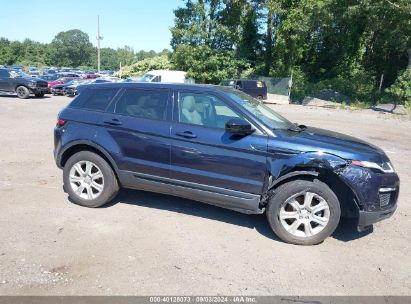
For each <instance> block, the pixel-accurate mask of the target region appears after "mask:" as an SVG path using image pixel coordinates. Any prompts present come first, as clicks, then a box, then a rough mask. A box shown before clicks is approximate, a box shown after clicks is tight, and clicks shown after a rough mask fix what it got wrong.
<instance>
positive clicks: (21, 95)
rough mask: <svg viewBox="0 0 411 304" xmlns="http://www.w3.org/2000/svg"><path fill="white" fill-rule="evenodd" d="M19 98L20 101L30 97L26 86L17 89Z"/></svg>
mask: <svg viewBox="0 0 411 304" xmlns="http://www.w3.org/2000/svg"><path fill="white" fill-rule="evenodd" d="M16 93H17V97H18V98H20V99H27V98H29V97H30V91H29V89H27V88H26V87H25V86H19V87H17V89H16Z"/></svg>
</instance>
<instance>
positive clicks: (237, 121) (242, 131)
mask: <svg viewBox="0 0 411 304" xmlns="http://www.w3.org/2000/svg"><path fill="white" fill-rule="evenodd" d="M225 130H226V132H229V133H233V134H238V135H249V134H251V133H253V132H254V129H253V128H252V126H251V124H250V123H248V122H247V121H246V120H244V119H241V118H231V119H230V120H229V121H227V123H226V124H225Z"/></svg>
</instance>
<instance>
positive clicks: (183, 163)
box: [170, 91, 268, 194]
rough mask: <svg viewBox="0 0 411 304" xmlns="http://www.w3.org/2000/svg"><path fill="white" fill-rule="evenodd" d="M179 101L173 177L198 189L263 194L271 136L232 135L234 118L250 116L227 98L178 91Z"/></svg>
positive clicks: (254, 134)
mask: <svg viewBox="0 0 411 304" xmlns="http://www.w3.org/2000/svg"><path fill="white" fill-rule="evenodd" d="M176 97H177V98H176V102H175V103H174V104H175V107H174V112H173V113H174V115H173V125H172V129H171V136H172V138H173V141H172V147H171V167H170V169H171V173H170V174H171V177H172V178H173V179H174V180H176V181H177V182H178V181H183V182H189V183H191V184H192V187H199V188H205V187H208V186H212V187H217V188H224V189H229V190H235V191H240V192H245V193H252V194H261V192H262V189H263V185H264V181H265V176H266V173H267V169H266V168H267V167H266V155H265V151H264V149H265V148H266V147H267V140H268V136H267V135H266V134H264V133H263V132H262V131H260V130H258V129H256V131H255V132H254V133H253V134H251V135H248V136H237V135H234V134H231V133H227V132H226V131H225V123H226V122H227V121H228V120H229V119H231V118H235V117H237V118H238V117H239V118H244V117H243V116H242V115H241V114H239V113H238V111H236V110H235V109H233V108H232V107H230V106H229V105H228V104H227V103H226V102H225V101H224V100H223V99H222V97H218V96H216V95H213V94H210V93H198V92H189V91H180V92H176ZM256 147H259V149H256Z"/></svg>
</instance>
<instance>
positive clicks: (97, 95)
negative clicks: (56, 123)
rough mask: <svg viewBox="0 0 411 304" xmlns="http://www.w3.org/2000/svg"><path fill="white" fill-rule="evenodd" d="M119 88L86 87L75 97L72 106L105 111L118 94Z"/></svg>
mask: <svg viewBox="0 0 411 304" xmlns="http://www.w3.org/2000/svg"><path fill="white" fill-rule="evenodd" d="M117 92H118V89H117V88H104V89H84V90H82V91H81V93H80V95H79V96H77V97H76V99H74V100H73V101H72V102H71V104H70V107H71V108H78V109H87V110H96V111H104V110H105V109H106V108H107V106H108V105H109V103H110V101H111V100H112V99H113V98H114V96H116V94H117Z"/></svg>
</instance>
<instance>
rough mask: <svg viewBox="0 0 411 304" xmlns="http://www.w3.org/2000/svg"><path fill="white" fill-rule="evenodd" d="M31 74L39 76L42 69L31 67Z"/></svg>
mask: <svg viewBox="0 0 411 304" xmlns="http://www.w3.org/2000/svg"><path fill="white" fill-rule="evenodd" d="M29 75H30V76H39V75H40V71H39V70H38V69H37V68H36V67H29Z"/></svg>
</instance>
